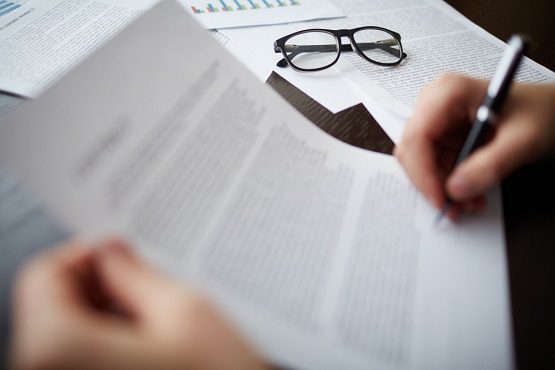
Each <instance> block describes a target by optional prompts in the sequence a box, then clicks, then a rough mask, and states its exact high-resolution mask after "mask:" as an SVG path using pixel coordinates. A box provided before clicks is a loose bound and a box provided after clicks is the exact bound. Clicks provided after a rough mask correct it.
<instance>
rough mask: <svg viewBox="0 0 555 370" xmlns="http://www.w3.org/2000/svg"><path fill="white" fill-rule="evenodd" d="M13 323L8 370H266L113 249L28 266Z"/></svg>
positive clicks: (198, 309)
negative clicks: (262, 369)
mask: <svg viewBox="0 0 555 370" xmlns="http://www.w3.org/2000/svg"><path fill="white" fill-rule="evenodd" d="M12 322H13V330H14V332H13V333H14V335H13V340H12V347H11V357H10V361H11V366H12V367H13V368H14V369H120V370H121V369H133V370H140V369H184V368H186V369H241V370H246V369H261V368H264V366H263V365H262V363H261V362H260V361H259V360H258V358H257V357H256V356H255V355H254V354H253V353H252V352H251V350H250V349H249V348H248V347H247V346H246V345H245V344H244V342H243V341H242V340H241V339H240V338H239V337H238V336H237V335H236V334H235V332H234V331H233V330H232V329H231V328H230V327H229V325H228V324H227V323H226V322H225V321H224V320H223V319H222V318H221V317H220V316H219V315H218V314H217V313H216V312H215V311H214V309H213V308H212V307H211V306H210V305H209V304H208V303H207V302H206V301H205V300H204V299H203V298H201V297H200V296H199V295H198V294H197V293H196V292H194V291H192V290H190V289H187V288H186V287H183V286H180V285H178V284H177V283H176V282H174V281H172V280H169V279H167V278H166V277H164V276H162V275H161V274H160V273H159V272H157V271H155V270H153V269H152V268H151V267H149V266H147V265H145V264H144V263H143V262H141V261H140V260H139V259H138V258H136V257H135V256H134V255H133V254H132V253H131V252H130V251H129V250H128V249H127V248H126V247H125V245H124V244H123V243H121V242H118V241H109V242H107V243H104V245H103V246H102V247H100V248H99V249H93V248H90V247H86V246H84V245H82V244H80V243H72V244H68V245H66V246H63V247H60V248H56V249H54V250H52V251H49V252H47V253H45V254H43V255H42V256H39V257H38V258H35V259H34V260H33V261H32V262H31V263H30V264H29V265H28V266H27V267H26V268H25V269H24V270H23V272H22V273H21V275H20V276H19V279H18V282H17V285H16V289H15V297H14V306H13V321H12Z"/></svg>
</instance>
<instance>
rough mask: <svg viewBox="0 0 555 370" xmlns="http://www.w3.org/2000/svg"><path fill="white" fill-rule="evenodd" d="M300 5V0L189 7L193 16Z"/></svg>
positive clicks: (240, 0) (232, 0)
mask: <svg viewBox="0 0 555 370" xmlns="http://www.w3.org/2000/svg"><path fill="white" fill-rule="evenodd" d="M299 5H301V1H300V0H218V1H212V2H197V3H196V4H195V5H191V11H192V12H193V14H203V13H220V12H232V11H248V10H259V9H279V8H283V7H289V6H299Z"/></svg>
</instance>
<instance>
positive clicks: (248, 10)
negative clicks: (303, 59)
mask: <svg viewBox="0 0 555 370" xmlns="http://www.w3.org/2000/svg"><path fill="white" fill-rule="evenodd" d="M180 2H181V3H182V4H184V5H185V7H186V9H187V10H188V11H189V12H190V13H191V14H193V16H195V17H196V18H197V19H198V20H199V21H200V22H201V23H202V24H203V25H204V26H205V27H206V28H227V27H242V26H256V25H265V24H277V23H289V22H298V21H305V20H311V19H321V18H335V17H340V16H343V14H342V13H341V11H340V10H339V9H337V8H336V7H335V6H334V5H333V4H332V3H331V2H330V1H329V0H211V1H199V0H192V1H187V0H185V1H184V0H181V1H180Z"/></svg>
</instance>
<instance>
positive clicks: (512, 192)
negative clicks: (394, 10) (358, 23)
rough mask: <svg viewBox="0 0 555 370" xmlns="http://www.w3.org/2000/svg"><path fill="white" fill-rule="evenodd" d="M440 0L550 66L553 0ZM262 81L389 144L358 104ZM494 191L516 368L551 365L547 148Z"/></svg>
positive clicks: (309, 111) (348, 135)
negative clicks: (329, 101) (525, 44)
mask: <svg viewBox="0 0 555 370" xmlns="http://www.w3.org/2000/svg"><path fill="white" fill-rule="evenodd" d="M448 3H450V4H451V5H453V6H454V7H455V8H456V9H457V10H459V11H460V12H462V13H463V14H464V15H465V16H467V17H468V18H470V19H471V20H472V21H474V22H475V23H477V24H478V25H480V26H482V27H483V28H485V29H486V30H488V31H489V32H491V33H492V34H494V35H495V36H497V37H499V38H500V39H502V40H506V39H508V37H509V36H510V35H511V34H512V33H515V32H525V33H527V34H529V35H530V36H531V37H532V40H533V44H532V48H531V50H530V52H529V54H528V56H530V57H531V58H532V59H534V60H536V61H537V62H539V63H541V64H543V65H545V66H546V67H548V68H550V69H552V70H555V21H554V20H553V19H552V18H553V16H555V2H550V1H546V0H544V1H528V2H523V1H514V0H509V1H501V0H498V1H494V0H489V1H479V2H475V1H462V0H457V1H453V0H452V1H448ZM267 83H268V84H270V85H271V86H272V87H273V88H274V89H275V90H276V91H277V92H278V93H280V94H281V95H282V96H283V97H285V99H287V100H288V101H289V102H290V103H291V104H292V105H293V106H295V107H296V108H297V109H298V110H299V111H300V112H301V113H302V114H304V115H305V116H306V117H307V118H308V119H310V120H311V121H312V122H314V123H315V124H316V125H317V126H319V127H320V128H321V129H322V130H324V131H325V132H327V133H329V134H331V135H333V136H335V137H337V138H339V139H340V140H343V141H345V142H347V143H349V144H352V145H355V146H358V147H361V148H365V149H368V150H373V151H377V152H381V153H387V154H390V153H391V152H392V149H393V143H392V142H391V140H390V139H389V138H388V137H387V135H386V134H385V133H384V131H383V130H382V129H381V128H380V127H379V125H378V124H377V122H376V121H375V120H374V118H373V117H372V115H371V114H370V113H369V112H368V111H367V110H366V109H365V108H364V107H363V106H362V105H356V106H354V107H351V108H349V109H346V110H344V111H342V112H339V113H337V114H332V113H331V112H329V111H328V110H326V109H325V108H324V107H322V106H321V105H320V104H318V103H317V102H315V101H314V100H312V99H311V98H310V97H308V96H306V95H305V94H303V93H302V92H301V91H299V90H298V89H297V88H295V86H293V85H291V84H290V83H289V82H287V81H286V80H284V79H283V78H281V77H279V76H278V75H276V74H272V75H271V76H270V78H269V79H268V81H267ZM554 104H555V102H554ZM502 191H503V207H504V211H503V215H504V222H505V237H506V241H507V255H508V262H509V281H510V289H511V308H512V319H513V334H514V344H515V350H516V353H515V357H516V364H517V368H518V369H555V156H553V157H551V158H547V159H545V160H543V161H540V162H537V163H534V164H532V165H528V166H526V167H524V168H522V169H520V170H518V171H517V172H516V173H514V174H513V175H511V176H510V177H509V178H508V179H506V180H505V181H504V182H503V184H502Z"/></svg>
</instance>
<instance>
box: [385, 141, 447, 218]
mask: <svg viewBox="0 0 555 370" xmlns="http://www.w3.org/2000/svg"><path fill="white" fill-rule="evenodd" d="M410 141H411V142H410V144H407V145H404V146H403V147H402V148H401V147H398V149H396V150H395V156H396V157H397V159H398V160H399V162H400V163H401V165H402V166H403V168H404V169H405V172H406V174H407V176H408V177H409V178H410V179H411V181H412V182H413V183H414V185H415V186H416V188H417V189H418V190H419V191H420V192H421V193H422V194H423V195H424V196H425V197H426V199H427V200H428V202H430V203H431V204H432V205H433V206H434V207H435V208H438V209H439V208H440V207H441V206H442V204H443V202H444V194H443V185H442V181H441V178H440V176H439V169H438V167H437V165H436V161H435V153H434V151H433V150H432V145H431V144H429V142H427V141H426V140H425V139H420V138H415V139H412V140H410ZM414 153H419V154H418V155H415V154H414Z"/></svg>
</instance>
